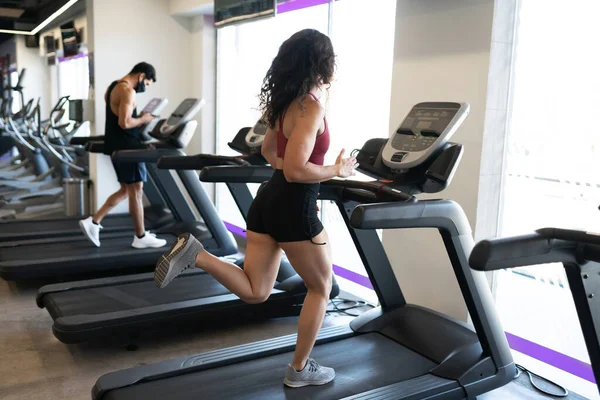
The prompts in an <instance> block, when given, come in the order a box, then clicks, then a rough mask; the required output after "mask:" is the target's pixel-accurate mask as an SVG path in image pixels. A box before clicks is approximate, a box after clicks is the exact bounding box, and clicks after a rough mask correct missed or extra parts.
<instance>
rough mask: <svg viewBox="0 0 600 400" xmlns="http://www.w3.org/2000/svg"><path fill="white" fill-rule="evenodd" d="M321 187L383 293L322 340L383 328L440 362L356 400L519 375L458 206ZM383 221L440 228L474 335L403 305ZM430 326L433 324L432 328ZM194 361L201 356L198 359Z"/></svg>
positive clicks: (470, 393) (176, 363) (232, 354)
mask: <svg viewBox="0 0 600 400" xmlns="http://www.w3.org/2000/svg"><path fill="white" fill-rule="evenodd" d="M207 170H210V168H205V169H204V170H203V171H202V175H203V180H204V178H205V176H204V175H205V174H206V173H205V171H207ZM209 181H210V179H209ZM320 192H321V197H322V198H324V199H327V200H337V201H336V203H337V204H338V208H339V209H340V211H341V212H342V215H343V216H344V218H345V220H347V221H349V222H350V224H349V225H348V228H349V230H350V232H351V236H352V239H353V241H354V243H355V245H356V246H357V248H359V249H361V250H360V251H359V255H360V256H361V259H362V261H363V263H364V265H365V268H366V270H367V271H368V273H369V277H370V278H371V282H372V284H373V287H374V288H375V290H376V292H377V294H378V296H380V297H379V299H380V302H381V304H382V306H381V307H378V308H376V309H374V310H371V311H369V312H367V313H365V314H362V315H361V316H360V317H357V318H356V319H354V320H353V321H352V322H351V324H350V327H351V330H348V329H347V327H345V328H339V327H337V328H329V329H324V330H323V331H322V332H321V336H320V339H319V341H318V344H321V343H324V342H327V341H334V340H341V339H344V338H346V337H348V336H349V335H357V334H362V333H369V332H379V333H381V334H383V335H384V336H387V337H388V338H390V339H392V340H394V341H396V342H397V343H400V344H402V345H404V346H406V347H408V348H409V349H411V350H413V351H416V352H417V353H419V354H421V355H423V356H424V357H426V358H429V359H431V360H433V361H436V362H437V363H438V364H439V365H438V366H437V367H436V368H435V369H434V370H432V371H431V372H430V374H426V375H423V376H420V377H418V378H415V379H417V381H416V382H419V385H418V387H415V385H414V383H415V382H413V381H406V382H399V383H397V384H394V385H390V386H388V387H383V388H378V389H375V390H373V391H369V392H366V393H362V394H358V395H357V396H353V397H352V398H357V399H358V398H368V397H370V396H371V395H378V396H382V397H381V398H386V399H387V398H389V399H397V398H399V397H398V396H400V395H402V396H405V395H406V396H409V395H410V396H413V397H411V398H414V399H416V398H423V396H425V395H427V398H432V399H433V398H448V396H450V397H452V398H454V397H453V396H456V398H473V397H474V396H476V395H478V394H481V393H485V392H488V391H490V390H492V389H494V388H497V387H500V386H502V385H504V384H506V383H508V382H510V381H511V380H512V379H513V378H514V376H515V367H514V363H513V360H512V356H511V353H510V350H509V347H508V343H507V340H506V336H505V335H504V331H503V330H502V327H501V325H500V322H499V319H498V316H497V314H496V311H495V308H494V307H493V303H492V297H491V292H490V289H489V286H488V284H487V280H486V278H485V276H484V274H483V273H480V272H476V271H472V270H471V269H470V268H469V266H468V263H467V254H468V253H469V252H470V249H471V248H472V247H473V239H472V236H471V229H470V225H469V223H468V221H467V218H466V216H465V215H464V212H463V211H462V208H460V206H459V205H458V204H456V203H454V202H452V201H447V200H424V201H421V202H415V203H400V204H399V203H382V204H371V205H359V206H357V207H356V209H354V210H353V207H354V206H355V205H356V202H354V201H345V200H341V199H342V198H343V197H344V189H343V188H340V187H333V188H329V187H327V185H326V184H325V185H322V186H321V189H320ZM394 208H396V209H398V208H400V211H395V212H394V214H395V215H394V216H393V218H391V217H390V215H391V214H390V213H391V211H392V209H394ZM370 221H371V222H370ZM372 221H376V222H374V223H373V222H372ZM379 224H383V225H385V227H384V228H396V229H397V228H417V227H419V228H436V229H438V230H439V232H440V235H441V236H442V239H443V241H444V244H445V246H446V249H447V250H448V254H449V256H450V262H451V264H452V266H453V268H454V271H455V273H456V275H457V279H458V280H459V285H460V288H461V290H462V291H463V295H464V297H465V302H466V304H467V308H468V309H469V311H470V312H472V317H473V322H474V327H475V332H473V331H472V330H471V328H470V327H468V326H467V325H466V324H464V323H462V322H460V321H457V320H455V319H453V318H450V317H447V316H445V315H442V314H439V313H437V312H435V311H431V310H427V309H424V308H422V307H417V306H412V305H408V304H406V302H405V300H404V297H403V295H402V291H401V289H400V287H399V285H398V282H397V280H396V278H395V277H394V274H393V270H392V268H391V265H390V264H389V260H388V259H387V257H385V253H383V255H384V257H382V251H383V245H382V243H381V241H380V240H379V238H378V236H377V233H376V231H375V229H377V228H378V227H379ZM371 225H377V227H375V226H371ZM364 246H371V247H364ZM382 258H385V259H382ZM378 263H381V264H378ZM465 291H466V292H465ZM490 305H491V307H490ZM486 307H488V308H487V309H486ZM479 312H483V314H482V315H485V316H486V317H487V321H482V319H481V318H480V316H479V315H476V314H477V313H479ZM394 320H396V321H398V320H401V321H402V324H401V325H402V326H401V328H402V329H397V328H399V327H398V326H397V325H394V324H393V321H394ZM433 326H435V329H431V328H432V327H433ZM440 335H442V336H443V337H444V341H443V343H442V342H441V341H439V337H440ZM273 343H279V344H278V345H275V344H273ZM293 343H295V335H292V336H287V337H283V338H276V339H273V340H270V341H264V342H258V343H254V344H250V345H246V346H240V347H235V348H231V349H223V350H218V351H215V352H211V353H208V354H201V355H195V356H191V357H185V358H180V359H177V360H173V361H170V362H165V363H159V364H155V365H150V366H143V367H138V368H133V369H129V370H124V371H119V372H114V373H110V374H107V375H104V376H102V377H101V378H100V379H99V380H98V381H97V383H96V386H94V389H93V391H92V393H93V398H94V399H96V400H98V399H102V398H103V396H104V395H105V394H106V393H107V392H109V391H110V390H115V389H118V388H122V387H126V386H130V385H134V384H136V383H143V382H147V381H152V380H156V379H164V378H168V377H169V376H173V375H179V374H185V373H188V372H196V371H198V370H202V369H207V368H217V367H222V366H224V365H227V364H230V363H234V362H242V361H247V360H249V359H253V358H258V357H264V356H268V355H272V354H278V353H280V352H286V351H290V349H292V348H293V347H291V346H293ZM432 343H434V344H436V345H432ZM425 344H426V345H425ZM254 349H260V350H256V351H255V350H254ZM455 350H458V351H455ZM197 360H202V361H201V362H200V363H198V361H197ZM378 398H379V397H378Z"/></svg>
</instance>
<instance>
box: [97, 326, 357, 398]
mask: <svg viewBox="0 0 600 400" xmlns="http://www.w3.org/2000/svg"><path fill="white" fill-rule="evenodd" d="M353 335H355V333H354V332H353V331H352V330H351V329H350V327H349V326H348V325H340V326H334V327H331V328H324V329H321V331H320V332H319V336H318V337H317V345H318V344H323V343H328V342H332V341H335V340H342V339H345V338H348V337H351V336H353ZM296 337H297V335H287V336H281V337H278V338H275V339H267V340H262V341H260V342H254V343H250V344H245V345H241V346H236V347H231V348H228V349H222V350H216V351H211V352H208V353H202V354H197V355H193V356H190V357H183V358H179V359H175V360H170V361H164V362H161V363H158V364H153V365H144V366H141V367H136V368H130V369H125V370H121V371H117V372H111V373H108V374H106V375H103V376H101V377H100V378H99V379H98V381H96V384H95V385H94V387H93V388H92V399H93V400H100V399H103V398H104V396H105V395H106V394H107V393H108V392H109V391H111V390H115V389H120V388H124V387H127V386H131V385H134V384H137V383H141V382H147V381H152V380H157V379H163V378H167V377H169V376H173V375H181V374H186V373H191V372H197V371H202V370H207V369H210V368H215V367H222V366H226V365H230V364H234V363H238V362H242V361H247V360H252V359H257V358H261V357H266V356H272V355H275V354H280V353H285V352H289V351H293V349H294V346H295V345H296Z"/></svg>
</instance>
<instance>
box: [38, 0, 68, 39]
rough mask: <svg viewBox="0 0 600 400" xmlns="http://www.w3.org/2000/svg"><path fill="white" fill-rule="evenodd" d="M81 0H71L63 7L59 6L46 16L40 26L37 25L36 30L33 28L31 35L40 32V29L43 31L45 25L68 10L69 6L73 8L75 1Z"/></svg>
mask: <svg viewBox="0 0 600 400" xmlns="http://www.w3.org/2000/svg"><path fill="white" fill-rule="evenodd" d="M78 1H79V0H70V1H69V2H68V3H67V4H65V5H64V6H62V7H61V8H59V9H58V10H56V11H55V12H54V13H53V14H52V15H51V16H49V17H48V18H46V20H45V21H44V22H42V23H41V24H39V25H38V26H36V27H35V29H34V30H32V31H31V32H30V33H29V35H35V34H36V33H38V32H39V31H41V30H42V29H44V27H46V26H47V25H48V24H49V23H50V22H52V21H54V20H55V19H56V18H58V17H59V16H60V15H61V14H62V13H64V12H65V11H67V10H68V9H69V8H71V6H72V5H73V4H75V3H77V2H78Z"/></svg>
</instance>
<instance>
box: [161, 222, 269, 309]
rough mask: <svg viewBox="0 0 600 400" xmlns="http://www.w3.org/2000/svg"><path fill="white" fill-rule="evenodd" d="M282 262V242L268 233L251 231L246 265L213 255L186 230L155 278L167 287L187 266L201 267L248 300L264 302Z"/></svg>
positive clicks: (245, 260)
mask: <svg viewBox="0 0 600 400" xmlns="http://www.w3.org/2000/svg"><path fill="white" fill-rule="evenodd" d="M280 263H281V249H280V248H279V245H278V244H277V242H275V240H273V239H272V238H271V236H269V235H267V234H264V233H256V232H252V231H247V242H246V256H245V258H244V269H241V268H240V267H238V266H237V265H235V264H232V263H229V262H227V261H225V260H223V259H221V258H218V257H215V256H213V255H212V254H210V253H209V252H207V251H206V250H204V248H203V247H202V244H201V243H200V242H198V241H197V240H196V239H195V238H194V237H193V236H192V235H190V234H189V233H186V234H184V235H181V236H180V237H179V239H178V241H177V242H176V243H175V244H174V245H173V246H172V247H171V249H170V250H169V251H168V252H167V253H165V254H164V255H163V256H162V257H161V258H160V260H159V261H158V264H157V266H156V269H155V271H154V280H155V282H156V284H157V285H158V287H161V288H164V287H165V286H167V285H168V284H169V282H171V281H172V280H173V279H174V278H175V277H176V276H178V275H179V274H181V273H182V272H183V271H184V270H185V269H187V268H190V267H196V268H201V269H203V270H204V271H206V272H208V273H209V274H210V275H212V277H213V278H215V279H216V280H217V281H219V283H221V284H222V285H223V286H225V287H226V288H227V289H229V291H231V292H232V293H233V294H235V295H236V296H238V297H239V298H240V299H242V300H243V301H245V302H246V303H262V302H264V301H265V300H266V299H267V298H268V297H269V295H270V294H271V290H272V289H273V285H274V284H275V279H276V278H277V272H278V271H279V264H280Z"/></svg>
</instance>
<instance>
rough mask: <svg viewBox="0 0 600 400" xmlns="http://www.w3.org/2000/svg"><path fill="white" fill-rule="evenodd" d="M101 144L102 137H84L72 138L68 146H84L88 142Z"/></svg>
mask: <svg viewBox="0 0 600 400" xmlns="http://www.w3.org/2000/svg"><path fill="white" fill-rule="evenodd" d="M92 141H93V142H101V141H104V135H103V136H84V137H73V138H71V140H69V144H72V145H73V146H85V145H86V144H87V143H88V142H92Z"/></svg>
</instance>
